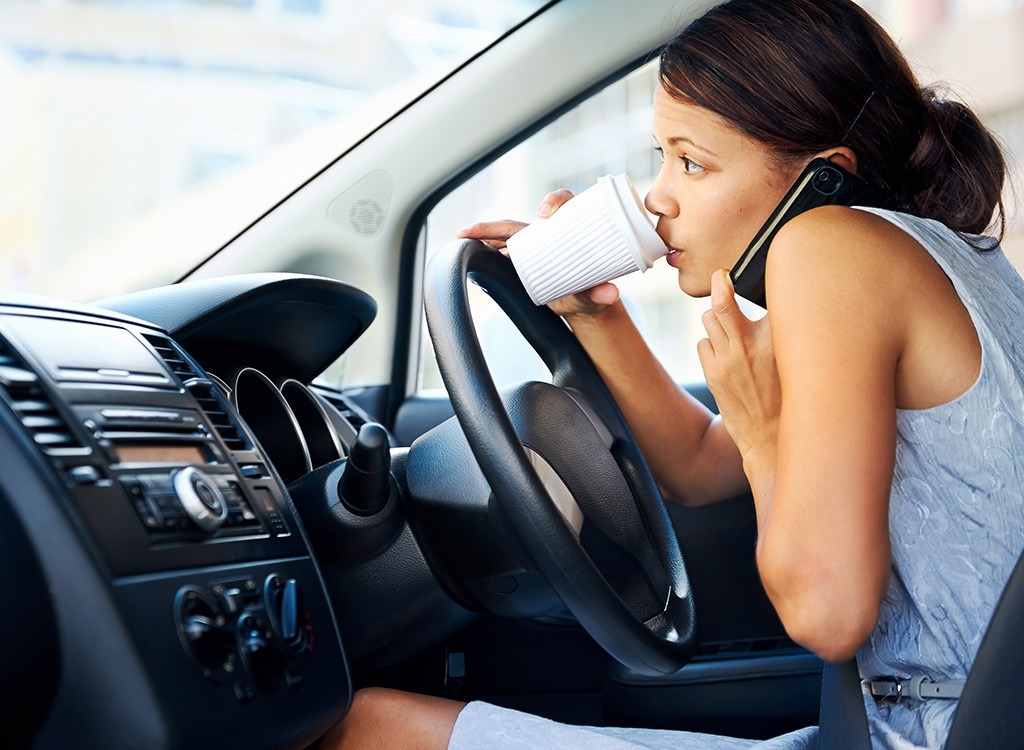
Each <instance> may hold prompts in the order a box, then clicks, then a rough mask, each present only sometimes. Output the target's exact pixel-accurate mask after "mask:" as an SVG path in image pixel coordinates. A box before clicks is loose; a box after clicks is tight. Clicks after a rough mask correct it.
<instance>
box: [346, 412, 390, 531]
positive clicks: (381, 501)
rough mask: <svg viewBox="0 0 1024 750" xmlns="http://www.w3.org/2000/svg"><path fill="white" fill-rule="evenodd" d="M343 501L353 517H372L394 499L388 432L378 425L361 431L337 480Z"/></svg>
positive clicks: (369, 425)
mask: <svg viewBox="0 0 1024 750" xmlns="http://www.w3.org/2000/svg"><path fill="white" fill-rule="evenodd" d="M338 494H339V495H340V496H341V501H342V502H343V503H344V504H345V507H346V508H348V509H349V510H350V511H352V512H353V513H355V514H357V515H360V516H371V515H373V514H374V513H377V512H379V511H381V510H383V509H384V506H385V505H387V503H388V498H389V497H391V446H390V445H389V443H388V433H387V431H386V430H385V429H384V428H383V427H382V426H381V425H379V424H377V423H376V422H367V423H366V424H364V425H363V426H362V427H360V428H359V434H358V435H357V436H356V442H355V444H353V446H352V449H351V450H350V451H349V454H348V461H347V462H346V463H345V469H344V471H343V472H342V474H341V479H340V480H338Z"/></svg>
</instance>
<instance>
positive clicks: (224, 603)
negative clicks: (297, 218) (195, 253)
mask: <svg viewBox="0 0 1024 750" xmlns="http://www.w3.org/2000/svg"><path fill="white" fill-rule="evenodd" d="M186 298H187V303H183V299H186ZM129 313H131V314H129ZM373 314H374V306H373V302H372V300H371V299H370V298H369V297H368V296H367V295H365V294H363V293H362V292H359V291H358V290H355V289H352V288H351V287H347V286H345V285H344V284H340V283H339V282H332V281H330V280H326V279H316V278H314V277H300V276H294V275H281V274H275V275H253V276H251V277H244V278H242V279H239V278H232V279H228V280H215V281H213V282H206V283H202V282H201V283H196V284H194V285H180V286H178V287H175V288H165V289H163V290H155V291H150V292H146V293H142V294H140V295H133V296H130V297H127V298H121V299H119V300H116V301H111V302H110V303H108V304H107V305H106V307H102V308H101V307H91V306H88V307H87V306H77V305H65V304H63V303H56V302H53V301H49V300H40V299H34V298H33V299H25V298H20V297H7V298H4V299H3V300H0V455H2V456H3V464H4V469H3V471H2V472H0V504H2V505H4V506H5V507H4V508H3V511H4V513H5V514H8V513H9V514H10V515H11V518H10V519H9V520H8V521H5V522H4V523H3V524H2V527H3V529H4V532H3V533H4V538H3V540H2V541H3V543H4V545H5V546H6V547H7V548H8V549H15V548H16V547H15V546H13V545H16V544H22V546H23V547H26V545H25V544H24V542H25V541H26V540H27V542H28V544H27V547H26V548H27V549H28V552H27V553H26V555H25V557H24V560H25V561H26V562H21V563H19V565H20V569H21V571H22V574H21V575H14V576H13V577H12V583H11V584H10V585H9V590H8V591H7V594H8V596H12V597H14V598H13V600H12V601H14V602H16V606H15V607H14V611H21V612H23V613H25V615H26V617H25V618H21V619H19V618H17V617H11V618H7V619H8V623H7V624H6V625H5V626H4V628H5V631H6V632H5V633H4V635H5V638H6V642H7V643H21V644H34V645H32V647H31V648H19V647H18V646H10V645H9V646H7V647H6V648H5V659H6V660H7V663H8V667H7V668H5V674H8V675H11V676H12V677H14V678H15V679H12V680H10V682H11V683H12V684H11V685H9V686H8V687H7V688H5V691H7V692H5V694H4V698H5V710H4V714H5V721H6V722H7V723H8V727H7V728H6V729H5V730H4V732H5V733H6V734H5V735H4V738H5V742H4V743H0V744H4V746H8V741H9V744H10V746H12V747H13V746H18V745H19V744H22V743H24V744H25V745H28V744H29V741H28V740H27V739H26V738H28V737H34V740H33V741H34V744H33V745H32V746H37V747H58V746H60V747H82V748H85V747H94V746H95V747H110V746H117V747H125V748H127V747H139V748H164V747H181V746H188V747H247V748H260V747H267V748H270V747H303V746H305V745H306V744H308V743H310V742H312V741H314V740H315V739H316V738H317V737H318V736H320V735H321V734H322V733H323V732H324V731H326V729H328V728H329V727H330V726H332V725H333V723H335V722H336V721H337V720H338V719H339V718H340V717H341V716H342V715H343V714H344V712H345V711H346V709H347V706H348V704H349V702H350V700H351V692H352V682H351V676H350V671H349V664H348V661H347V658H346V653H345V649H344V648H343V646H342V636H341V630H340V629H339V626H338V622H337V621H336V619H335V613H334V609H333V608H332V605H331V602H330V596H329V594H328V590H327V587H326V586H325V581H324V576H323V573H322V571H321V569H320V566H319V564H318V561H317V559H316V556H315V555H314V553H313V549H312V545H311V542H310V540H309V538H308V537H307V535H306V532H305V530H304V528H303V525H302V523H301V520H300V518H299V515H298V512H297V510H296V507H295V505H294V504H293V502H292V498H291V497H290V495H289V492H288V490H287V483H288V482H290V481H292V480H294V479H296V478H298V477H300V476H303V475H306V474H308V473H309V472H310V471H311V470H313V469H314V468H316V467H317V466H321V465H326V464H330V463H331V462H332V461H333V462H334V463H335V464H338V463H341V462H339V461H338V459H341V458H342V457H344V456H345V455H346V453H347V452H348V450H349V448H350V447H351V446H352V445H353V444H354V442H355V440H356V435H357V429H358V427H357V424H353V421H352V420H351V419H350V418H346V416H345V414H344V413H343V412H342V411H341V410H339V409H338V408H336V407H335V406H333V405H332V404H331V402H330V401H329V400H328V399H326V398H325V397H324V396H323V395H321V394H318V393H317V392H316V391H315V390H313V389H311V388H309V387H308V386H307V385H305V383H308V382H309V380H311V379H312V377H313V376H314V375H315V374H316V372H318V371H319V370H320V369H322V368H323V367H324V366H325V365H326V364H327V363H329V362H330V361H332V360H333V358H336V357H337V356H338V354H340V353H341V352H342V351H344V349H346V348H347V347H348V345H349V344H351V342H352V341H353V340H355V338H357V337H358V335H359V334H360V333H361V332H362V331H363V330H364V329H365V327H366V326H367V325H369V322H370V321H371V320H372V318H373ZM327 317H329V318H330V319H331V321H332V322H331V324H330V325H325V324H324V320H325V318H327ZM242 319H244V320H245V321H247V324H246V325H245V326H241V327H240V321H241V320H242ZM264 320H265V321H266V322H265V323H263V324H261V325H253V322H254V321H264ZM285 329H287V337H286V338H284V339H282V338H281V337H282V336H284V335H285V333H284V331H285ZM170 331H174V334H173V335H172V334H171V333H169V332H170ZM184 341H187V342H188V344H187V345H186V344H183V343H182V342H184ZM282 341H286V342H287V345H288V356H287V357H284V356H282V352H281V351H280V348H281V347H282V343H281V342H282ZM200 362H202V364H200ZM207 368H209V369H207ZM214 368H217V369H216V370H215V369H214ZM217 371H219V374H218V375H213V374H211V373H213V372H217ZM286 373H287V375H288V377H286V376H285V375H286ZM228 383H230V384H231V385H230V386H229V385H228ZM350 417H351V415H350ZM385 450H386V447H385ZM4 518H7V516H6V515H5V516H4ZM17 549H21V548H20V547H18V548H17ZM25 619H29V620H30V621H29V622H25ZM26 628H27V630H28V631H29V635H28V636H26V635H25V633H26ZM33 639H34V640H33ZM17 677H21V679H18V678H17ZM26 693H29V694H30V695H28V696H27V698H26ZM19 701H21V703H19ZM19 707H20V708H19ZM21 708H23V709H24V710H20V709H21Z"/></svg>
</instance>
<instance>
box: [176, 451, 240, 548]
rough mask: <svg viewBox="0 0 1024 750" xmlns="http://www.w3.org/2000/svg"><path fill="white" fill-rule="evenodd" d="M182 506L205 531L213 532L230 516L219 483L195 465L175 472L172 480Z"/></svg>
mask: <svg viewBox="0 0 1024 750" xmlns="http://www.w3.org/2000/svg"><path fill="white" fill-rule="evenodd" d="M171 481H172V483H173V485H174V492H175V494H177V496H178V500H180V501H181V507H182V508H184V509H185V513H187V514H188V517H189V518H191V519H192V522H193V523H195V525H196V526H198V527H199V528H200V529H202V530H203V531H205V532H207V533H208V534H212V533H213V532H214V531H216V530H217V529H219V528H220V526H221V524H223V523H224V521H225V519H227V517H228V505H227V503H226V502H225V501H224V496H223V495H221V494H220V490H219V489H218V488H217V485H216V484H214V483H213V480H212V479H210V477H209V476H207V475H206V474H204V473H203V472H201V471H199V469H197V468H195V467H194V466H189V467H187V468H184V469H181V470H180V471H177V472H175V473H174V476H173V479H172V480H171Z"/></svg>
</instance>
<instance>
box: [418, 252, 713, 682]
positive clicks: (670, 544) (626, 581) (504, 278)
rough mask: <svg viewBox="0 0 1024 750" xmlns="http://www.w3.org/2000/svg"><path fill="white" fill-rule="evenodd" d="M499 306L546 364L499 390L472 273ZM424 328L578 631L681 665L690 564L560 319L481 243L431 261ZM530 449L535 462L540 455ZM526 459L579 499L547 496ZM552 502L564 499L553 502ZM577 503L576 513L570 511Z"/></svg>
mask: <svg viewBox="0 0 1024 750" xmlns="http://www.w3.org/2000/svg"><path fill="white" fill-rule="evenodd" d="M469 281H473V282H475V283H476V284H478V285H479V286H481V287H482V288H483V289H484V290H485V291H487V293H488V294H489V295H490V296H491V297H492V298H493V299H494V300H495V301H496V302H497V303H498V306H499V307H500V308H501V309H502V310H503V311H504V313H505V314H506V315H507V316H508V317H509V318H510V319H511V320H512V322H513V323H514V324H515V325H516V327H517V328H518V329H519V331H520V332H521V333H522V334H523V336H524V337H525V338H526V340H527V341H528V342H529V343H530V345H531V346H532V347H533V348H534V349H535V350H536V351H537V353H538V354H539V355H540V357H541V359H542V360H543V361H544V363H545V365H546V366H547V367H548V369H549V370H550V372H551V374H552V380H553V382H552V384H548V383H540V382H529V383H524V384H521V385H519V386H514V387H511V388H509V389H506V390H505V391H504V392H503V393H502V394H499V392H498V389H497V388H496V387H495V384H494V382H493V380H492V379H491V377H490V375H489V370H488V368H487V364H486V362H485V360H484V356H483V352H482V350H481V348H480V343H479V340H478V338H477V335H476V330H475V327H474V325H473V320H472V316H471V314H470V308H469V299H468V282H469ZM424 301H425V307H426V316H427V326H428V328H429V330H430V337H431V339H432V340H433V344H434V351H435V354H436V356H437V362H438V366H439V368H440V371H441V377H442V379H443V380H444V384H445V386H446V387H447V389H448V394H449V396H450V397H451V401H452V405H453V407H454V410H455V414H456V416H457V417H458V420H459V422H460V424H461V426H462V429H463V432H464V434H465V436H466V440H467V442H468V443H469V446H470V448H471V449H472V452H473V455H474V456H475V457H476V460H477V463H478V464H479V466H480V470H481V471H482V473H483V475H484V477H485V478H486V479H487V482H488V484H489V485H490V488H491V491H492V493H493V496H494V501H495V502H496V503H497V505H498V507H499V509H500V510H501V512H502V514H503V515H504V517H505V518H506V519H507V521H508V523H509V525H510V526H511V528H512V529H513V530H514V532H515V534H516V535H517V536H518V539H519V541H520V542H521V544H522V546H523V547H524V548H525V549H526V551H527V553H528V554H529V555H530V557H531V558H532V560H533V562H534V563H535V564H536V566H537V568H538V569H539V571H540V573H541V574H542V575H543V576H544V577H545V578H546V579H547V581H548V583H549V584H550V585H551V587H552V589H554V591H555V593H556V594H558V596H559V597H560V598H561V599H562V601H563V602H564V603H565V605H566V607H568V609H569V611H570V612H572V614H573V615H574V616H575V618H576V619H577V621H578V622H579V623H580V624H581V625H582V626H583V628H584V629H586V630H587V632H588V633H589V634H590V635H591V636H592V637H593V638H594V640H596V641H597V642H598V643H599V644H600V645H601V646H602V647H603V648H604V649H605V650H606V651H607V652H608V653H609V654H610V655H611V656H613V657H614V658H615V659H617V660H618V661H620V662H621V663H622V664H624V665H625V666H627V667H629V668H631V669H633V670H635V671H637V672H641V673H644V674H667V673H671V672H675V671H677V670H678V669H680V668H681V667H682V666H683V665H684V664H685V663H686V662H687V661H688V660H689V658H690V656H691V655H692V654H693V649H694V646H695V643H696V617H695V613H694V605H693V597H692V595H691V591H690V585H689V580H688V578H687V574H686V567H685V564H684V562H683V556H682V552H681V550H680V547H679V543H678V541H677V539H676V535H675V531H674V530H673V527H672V524H671V522H670V521H669V517H668V512H667V511H666V509H665V506H664V503H663V502H662V499H661V495H660V494H659V492H658V489H657V485H656V483H655V481H654V478H653V477H652V476H651V473H650V470H649V469H648V467H647V464H646V462H645V461H644V458H643V455H642V454H641V452H640V448H639V446H638V445H637V443H636V439H635V438H634V437H633V435H632V433H631V432H630V430H629V427H628V426H627V424H626V421H625V419H624V418H623V416H622V413H621V412H620V411H619V408H618V406H617V405H616V403H615V400H614V399H613V398H612V395H611V393H610V392H609V391H608V389H607V387H606V386H605V384H604V382H603V381H602V380H601V376H600V375H599V374H598V372H597V369H596V368H595V367H594V365H593V363H592V362H591V361H590V358H589V357H588V356H587V354H586V352H585V351H584V349H583V347H582V346H581V345H580V343H579V342H578V341H577V340H576V337H575V336H574V335H573V334H572V331H571V330H570V329H569V327H568V326H567V325H566V324H565V323H564V321H562V319H561V318H559V317H558V316H557V315H555V314H554V313H553V312H551V310H549V309H548V308H547V307H537V306H535V305H534V304H533V303H532V302H531V301H530V298H529V296H528V295H527V293H526V290H525V289H524V288H523V285H522V283H521V282H520V280H519V277H518V276H517V275H516V272H515V269H514V268H513V266H512V263H511V261H510V260H509V259H508V258H507V257H505V256H504V255H502V254H501V253H499V252H498V251H496V250H494V249H493V248H491V247H489V246H487V245H485V244H484V243H482V242H480V241H478V240H461V241H457V242H453V243H451V244H449V245H447V246H446V247H444V248H443V249H442V250H440V251H439V252H438V253H436V254H435V255H434V257H433V258H431V260H430V262H429V264H428V266H427V270H426V276H425V280H424ZM538 456H539V457H540V459H542V460H540V461H538ZM535 467H541V470H542V472H543V473H545V474H547V475H548V477H547V479H548V481H547V482H546V483H547V485H548V486H551V484H552V482H551V481H550V479H551V477H550V472H551V471H553V472H554V474H555V475H557V480H556V481H555V484H557V485H558V486H560V487H562V488H563V489H564V490H565V492H563V493H560V494H563V495H565V494H568V496H569V498H568V502H569V504H570V505H573V504H574V505H575V506H576V508H573V509H572V513H568V512H566V510H565V502H566V499H567V498H565V497H563V498H561V502H558V503H556V499H557V498H552V496H551V495H550V494H549V492H548V490H546V489H545V481H544V479H542V477H541V476H539V475H538V471H537V469H536V468H535ZM559 506H561V509H560V507H559ZM577 508H578V511H579V513H581V514H582V524H580V523H579V522H578V518H577V523H575V524H574V523H571V522H570V520H568V519H570V518H572V516H573V515H574V514H576V513H577Z"/></svg>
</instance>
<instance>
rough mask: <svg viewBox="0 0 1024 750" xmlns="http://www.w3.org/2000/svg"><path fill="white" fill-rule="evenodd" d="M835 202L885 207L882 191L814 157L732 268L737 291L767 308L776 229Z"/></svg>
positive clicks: (830, 163) (845, 204)
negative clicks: (766, 280) (767, 272)
mask: <svg viewBox="0 0 1024 750" xmlns="http://www.w3.org/2000/svg"><path fill="white" fill-rule="evenodd" d="M835 205H839V206H881V201H880V196H879V194H878V192H877V191H876V190H875V189H874V188H872V187H871V186H870V185H868V184H867V183H866V182H864V180H862V179H860V178H859V177H857V176H856V175H852V174H850V173H849V172H847V171H846V170H845V169H843V168H842V167H838V166H836V165H835V164H833V163H832V162H830V161H828V160H827V159H812V160H811V163H810V164H808V165H807V168H806V169H804V171H803V172H801V174H800V176H799V177H798V178H797V180H796V182H794V183H793V187H791V188H790V189H789V192H787V193H786V195H785V196H784V197H783V198H782V200H781V201H780V202H779V205H778V206H776V207H775V210H774V211H772V215H771V216H769V217H768V221H766V222H765V223H764V225H763V226H762V227H761V229H760V230H759V231H758V233H757V234H756V235H755V236H754V240H753V241H752V242H751V243H750V245H748V246H747V249H746V250H745V251H744V252H743V255H741V256H740V259H739V260H738V261H737V262H736V265H735V266H733V267H732V271H731V273H730V276H731V278H732V283H733V286H734V287H735V288H736V294H738V295H740V296H741V297H744V298H746V299H748V300H750V301H751V302H753V303H754V304H755V305H760V306H761V307H764V308H767V307H768V305H767V303H766V302H765V298H764V269H765V263H766V261H767V259H768V248H769V247H770V246H771V243H772V240H773V239H774V238H775V234H776V232H778V231H779V230H780V229H781V228H782V226H783V225H784V224H785V223H786V222H787V221H789V220H790V219H792V218H793V217H794V216H799V215H800V214H802V213H803V212H804V211H808V210H810V209H812V208H815V207H817V206H835Z"/></svg>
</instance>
